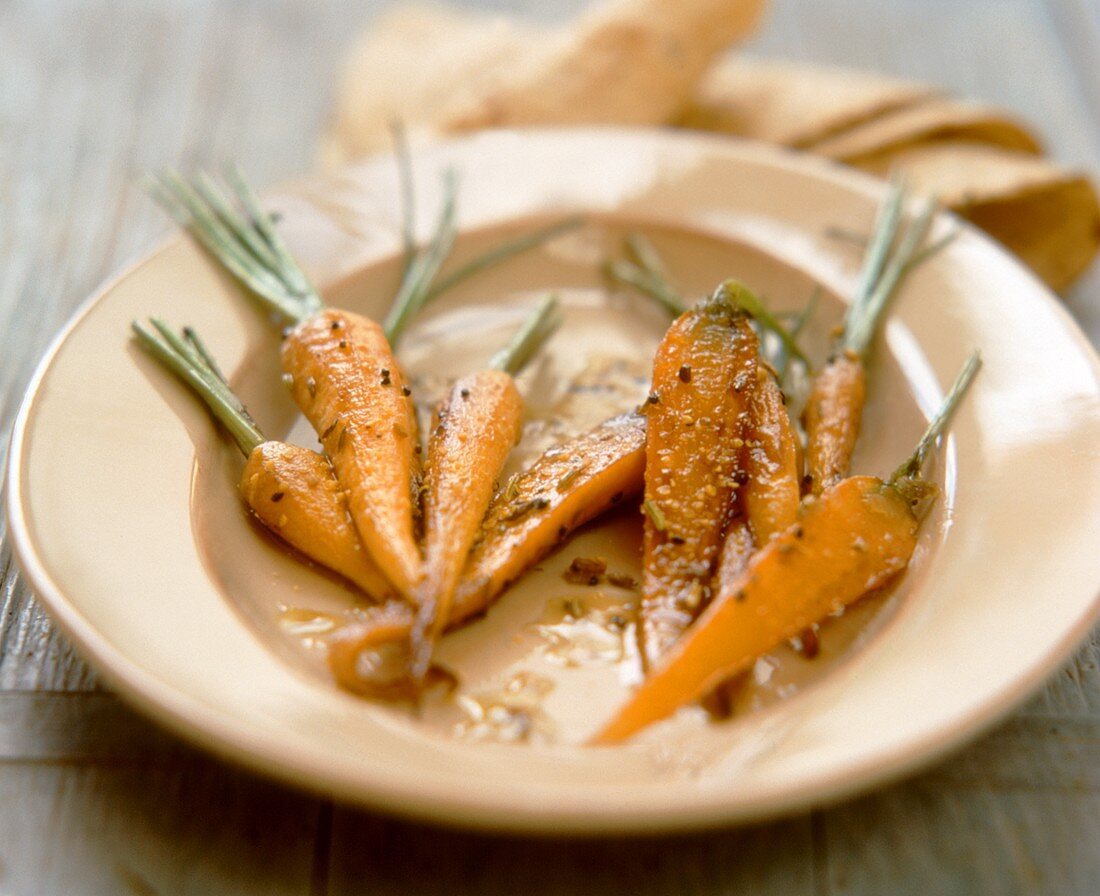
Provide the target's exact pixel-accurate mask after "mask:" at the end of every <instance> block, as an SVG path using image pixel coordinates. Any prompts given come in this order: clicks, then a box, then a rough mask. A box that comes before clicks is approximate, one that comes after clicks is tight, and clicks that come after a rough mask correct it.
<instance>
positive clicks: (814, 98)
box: [680, 58, 942, 147]
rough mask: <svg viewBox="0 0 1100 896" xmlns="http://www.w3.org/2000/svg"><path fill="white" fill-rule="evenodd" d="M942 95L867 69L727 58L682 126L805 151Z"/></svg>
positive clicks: (710, 77) (705, 83)
mask: <svg viewBox="0 0 1100 896" xmlns="http://www.w3.org/2000/svg"><path fill="white" fill-rule="evenodd" d="M941 94H942V91H940V90H938V89H937V88H935V87H931V86H929V85H927V84H916V83H912V82H909V81H902V80H899V79H897V78H887V77H884V76H882V75H878V74H870V73H867V72H854V71H848V70H845V69H839V68H828V67H822V66H809V65H803V64H800V63H795V62H784V61H774V60H760V59H744V58H727V59H724V60H723V61H722V62H720V63H719V64H718V65H716V66H715V67H714V68H713V69H712V70H711V71H710V73H708V74H707V76H706V78H704V79H703V81H702V82H701V84H700V85H699V88H698V90H696V92H695V94H694V96H693V97H692V99H691V102H690V103H689V104H688V106H687V107H685V110H684V112H683V113H682V115H681V117H680V124H682V125H683V126H684V127H690V128H698V129H700V130H707V131H722V132H724V133H727V134H736V135H738V136H742V137H748V138H750V139H753V140H766V141H768V142H770V143H781V144H783V145H784V146H794V147H806V146H809V145H811V144H813V143H818V142H821V141H822V140H825V139H827V138H829V137H832V136H833V135H835V134H838V133H840V132H842V131H845V130H847V129H850V128H852V127H855V126H857V125H859V124H861V123H863V122H866V121H870V120H872V119H875V118H877V117H879V116H881V115H883V114H885V113H888V112H894V111H896V110H899V109H904V108H907V107H909V106H912V105H915V104H917V103H919V102H921V101H924V100H928V99H930V98H932V97H936V96H939V95H941Z"/></svg>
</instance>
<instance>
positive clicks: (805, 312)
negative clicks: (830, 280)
mask: <svg viewBox="0 0 1100 896" xmlns="http://www.w3.org/2000/svg"><path fill="white" fill-rule="evenodd" d="M820 300H821V287H820V286H815V287H814V291H813V292H812V293H810V299H809V301H807V302H806V307H805V308H803V309H802V311H800V312H799V314H798V317H796V318H795V319H794V323H793V324H791V327H790V335H791V339H792V340H796V341H797V339H798V337H799V336H800V335H801V334H802V331H803V330H804V329H805V328H806V324H808V323H809V322H810V320H811V319H812V318H813V316H814V314H815V313H816V312H817V305H818V302H819V301H820ZM772 361H773V363H774V365H775V369H776V370H777V371H778V373H779V382H780V383H782V382H783V381H784V380H785V379H786V378H787V370H788V368H789V367H790V366H791V352H790V351H789V350H788V349H787V345H786V343H785V342H782V341H781V342H780V345H779V348H778V349H777V350H776V352H775V357H774V358H773V359H772Z"/></svg>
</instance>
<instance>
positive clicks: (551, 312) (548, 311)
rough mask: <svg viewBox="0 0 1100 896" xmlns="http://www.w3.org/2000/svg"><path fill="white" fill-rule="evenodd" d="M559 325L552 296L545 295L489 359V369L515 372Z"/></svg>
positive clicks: (557, 313)
mask: <svg viewBox="0 0 1100 896" xmlns="http://www.w3.org/2000/svg"><path fill="white" fill-rule="evenodd" d="M559 326H561V314H560V313H559V311H558V300H557V297H556V296H546V298H544V299H543V300H542V301H541V302H539V304H538V306H537V307H536V308H535V310H534V311H532V312H531V313H530V314H529V315H528V316H527V317H526V318H524V321H523V324H522V325H521V326H520V328H519V329H518V330H517V331H516V332H515V335H513V336H512V338H511V339H510V340H509V341H508V344H507V345H506V346H504V348H502V349H501V350H500V351H499V352H497V353H496V354H495V355H493V357H492V359H491V360H490V361H489V367H490V368H491V369H493V370H503V371H504V372H505V373H507V374H510V375H511V376H516V375H518V374H519V372H520V371H521V370H523V368H524V367H525V366H526V364H527V362H528V361H530V360H531V358H532V357H533V356H534V354H535V352H537V351H538V350H539V348H540V347H541V346H542V345H543V343H545V342H546V340H547V339H549V338H550V337H551V336H552V335H554V331H555V330H557V329H558V327H559Z"/></svg>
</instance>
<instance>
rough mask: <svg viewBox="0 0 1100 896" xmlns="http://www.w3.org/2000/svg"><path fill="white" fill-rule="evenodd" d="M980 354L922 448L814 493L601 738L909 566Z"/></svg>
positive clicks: (695, 694) (744, 663) (672, 705)
mask: <svg viewBox="0 0 1100 896" xmlns="http://www.w3.org/2000/svg"><path fill="white" fill-rule="evenodd" d="M979 363H980V362H979V360H978V358H977V355H975V356H973V357H972V358H971V359H970V360H969V361H968V362H967V365H966V366H965V367H964V369H963V371H962V373H961V374H960V376H959V377H958V379H957V380H956V381H955V385H954V386H953V387H952V389H951V391H950V393H949V394H948V396H947V399H946V400H945V402H944V405H943V407H942V409H941V410H940V412H939V413H938V414H937V415H936V417H935V419H934V420H933V421H932V422H931V424H930V425H929V427H928V429H927V430H926V432H925V434H924V436H923V437H922V438H921V441H920V443H919V444H918V445H917V449H916V451H914V453H913V455H912V456H911V457H910V458H909V459H908V460H907V461H906V462H905V463H904V464H902V466H901V467H899V468H898V470H897V471H896V472H895V473H894V475H893V476H892V477H891V478H890V480H889V481H888V482H883V481H882V480H881V479H877V478H875V477H872V476H853V477H851V478H849V479H845V480H842V481H841V482H839V483H837V484H836V485H834V486H831V487H830V488H828V489H826V490H825V491H824V492H823V493H822V494H821V496H820V497H819V498H816V499H810V503H809V504H808V505H807V506H806V507H805V510H804V512H803V515H802V519H801V520H799V521H798V522H797V523H795V524H794V525H793V526H791V527H790V528H789V529H787V530H786V531H785V532H783V533H781V534H779V535H777V536H776V537H775V538H773V539H772V540H771V541H770V542H768V544H767V545H765V546H764V547H763V548H762V549H761V550H760V551H758V552H757V553H756V554H755V555H754V557H753V558H752V560H751V561H750V562H749V564H748V566H747V568H746V569H745V570H744V571H743V573H742V574H741V575H740V576H739V577H737V578H736V579H734V580H733V581H731V582H729V583H728V585H727V586H726V587H724V588H723V590H722V592H721V593H720V594H719V595H718V596H717V597H716V598H715V600H714V602H713V603H712V604H711V605H710V606H709V607H708V608H707V610H706V611H705V612H704V613H703V615H702V616H701V617H700V618H699V620H698V622H697V623H696V624H695V626H694V627H693V628H692V629H691V630H690V631H689V632H688V633H687V634H686V635H685V637H684V638H683V639H681V641H680V642H679V643H678V644H676V645H675V647H673V649H672V650H671V651H670V652H669V653H668V654H667V655H666V657H665V658H664V659H663V660H662V662H661V664H660V665H659V666H658V667H656V668H654V669H653V670H652V671H651V672H650V674H649V675H648V677H647V678H646V680H645V681H644V682H643V683H642V686H641V687H640V688H639V689H638V691H637V692H635V694H634V695H633V696H632V697H631V698H630V700H628V701H627V703H626V705H625V706H624V707H623V708H622V709H621V710H620V711H619V712H618V713H617V714H616V715H615V717H614V718H613V719H611V721H610V722H609V723H608V724H607V725H605V726H604V727H603V729H602V730H601V731H600V733H599V734H597V735H596V737H595V738H594V740H593V743H597V744H611V743H616V742H618V741H621V740H624V739H625V738H628V737H630V736H631V735H633V734H635V733H636V732H638V731H639V730H641V729H642V728H644V727H646V726H647V725H649V724H651V723H653V722H655V721H658V720H659V719H663V718H665V717H666V716H668V715H670V714H671V713H672V712H674V711H675V710H676V709H678V708H679V707H681V706H683V705H684V704H686V703H689V702H691V701H692V700H696V699H698V698H699V697H701V696H703V695H704V694H705V693H707V691H708V690H710V689H711V688H713V687H714V686H715V685H717V684H719V683H720V682H722V681H723V680H724V679H726V678H728V677H729V676H731V675H733V674H736V673H738V672H741V671H743V670H745V669H748V668H749V666H750V665H751V664H752V663H753V662H754V661H755V660H756V658H757V657H759V656H760V655H761V654H763V653H766V652H767V651H768V650H771V649H772V648H774V647H776V646H777V645H779V644H781V643H782V642H783V641H785V640H786V639H787V638H790V637H792V636H794V635H796V634H798V632H800V631H802V630H803V629H804V628H806V627H807V626H809V625H811V624H812V623H814V622H817V621H819V620H821V619H823V618H825V617H826V616H828V615H829V614H830V613H833V612H836V611H837V610H839V609H841V608H842V607H844V606H846V605H847V604H849V603H851V602H852V601H855V600H858V599H859V598H860V597H862V596H863V595H864V594H866V593H867V592H868V591H871V590H873V589H875V588H879V587H881V586H883V585H885V584H886V583H887V582H889V581H890V579H892V578H893V577H894V576H895V575H897V574H898V573H900V572H901V571H902V570H904V569H905V567H906V566H907V565H908V563H909V558H910V557H911V556H912V553H913V549H914V548H915V547H916V539H917V531H918V529H919V527H920V520H921V518H922V516H923V514H924V512H925V511H926V509H927V507H928V505H929V503H930V501H931V499H932V498H933V497H934V496H935V494H936V488H935V486H933V485H930V484H929V483H927V482H925V481H924V480H923V479H921V477H920V470H921V467H922V466H923V462H924V458H925V455H926V453H927V452H928V450H929V449H930V448H931V446H932V445H933V444H934V442H935V440H936V438H938V436H939V435H940V433H941V432H942V431H943V429H944V427H945V426H946V425H947V422H948V420H949V418H950V415H951V413H952V412H953V411H954V409H955V407H956V406H957V405H958V402H959V401H960V400H961V398H962V396H963V394H964V393H965V391H966V389H967V387H968V386H969V384H970V382H971V381H972V379H973V377H974V375H975V374H976V373H977V369H978V366H979Z"/></svg>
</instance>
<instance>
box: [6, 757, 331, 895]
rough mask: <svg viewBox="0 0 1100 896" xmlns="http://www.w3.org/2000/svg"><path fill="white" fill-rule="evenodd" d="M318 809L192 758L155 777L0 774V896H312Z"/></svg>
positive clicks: (122, 771) (152, 772) (110, 771)
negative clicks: (59, 894) (176, 895)
mask: <svg viewBox="0 0 1100 896" xmlns="http://www.w3.org/2000/svg"><path fill="white" fill-rule="evenodd" d="M319 811H320V810H319V808H318V804H317V802H316V801H315V800H311V799H309V798H306V797H302V796H298V795H295V794H292V793H289V792H287V791H285V790H282V789H280V788H277V787H275V786H273V785H270V784H267V783H264V782H261V781H257V780H256V779H254V778H251V777H250V776H247V775H244V774H242V773H240V772H236V771H234V770H232V769H229V768H228V767H226V766H223V765H219V764H217V763H215V762H212V761H210V760H206V759H199V758H197V757H191V758H190V759H189V760H186V761H181V762H177V763H173V764H172V765H171V766H169V767H157V768H74V767H66V766H43V765H39V766H0V892H2V893H5V894H13V896H54V894H58V893H66V894H74V896H76V894H79V896H100V894H102V896H120V894H134V896H153V894H173V896H175V894H180V896H183V894H193V896H211V894H219V896H221V894H226V896H229V894H241V896H245V894H247V896H252V894H256V893H264V894H269V893H270V894H273V896H274V894H286V896H290V894H295V896H306V894H311V893H313V892H323V890H314V889H313V885H314V871H313V868H314V862H315V856H314V848H313V845H314V841H315V834H316V830H317V823H318V817H319Z"/></svg>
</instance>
